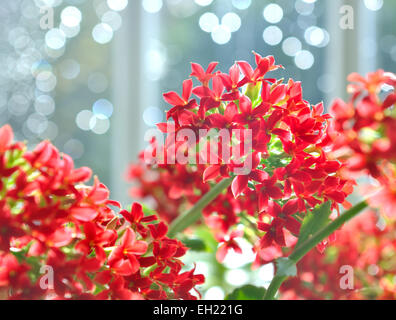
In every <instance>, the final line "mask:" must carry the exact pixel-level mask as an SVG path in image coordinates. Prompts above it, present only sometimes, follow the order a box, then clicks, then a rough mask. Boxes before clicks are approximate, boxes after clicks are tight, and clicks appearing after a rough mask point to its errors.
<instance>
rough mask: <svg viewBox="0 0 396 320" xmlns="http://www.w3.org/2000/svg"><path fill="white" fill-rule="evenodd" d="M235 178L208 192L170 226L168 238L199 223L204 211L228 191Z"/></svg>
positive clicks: (224, 181) (222, 182) (228, 179)
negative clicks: (224, 191)
mask: <svg viewBox="0 0 396 320" xmlns="http://www.w3.org/2000/svg"><path fill="white" fill-rule="evenodd" d="M232 179H233V178H227V179H224V180H222V181H221V182H220V183H218V184H217V185H215V186H214V187H213V188H212V189H210V191H209V192H207V193H206V194H205V195H204V196H203V197H202V198H201V199H200V200H199V201H198V202H197V203H196V204H195V205H194V207H192V208H191V209H190V210H188V211H187V212H186V213H185V214H183V215H180V216H179V217H178V218H177V219H175V220H174V221H173V222H172V224H171V225H170V228H169V232H168V236H169V237H174V236H175V235H176V234H177V233H179V232H181V231H183V230H185V229H186V228H188V227H189V226H191V225H192V224H193V223H195V222H197V221H198V220H199V218H200V217H201V213H202V210H203V209H205V207H206V206H207V205H208V204H209V203H211V202H212V201H213V200H214V199H216V198H217V196H218V195H219V194H220V193H221V192H222V191H223V190H225V189H227V188H228V187H229V186H230V184H231V182H232Z"/></svg>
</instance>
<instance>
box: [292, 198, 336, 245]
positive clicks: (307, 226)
mask: <svg viewBox="0 0 396 320" xmlns="http://www.w3.org/2000/svg"><path fill="white" fill-rule="evenodd" d="M330 213H331V203H330V202H329V201H328V202H325V203H323V204H322V205H320V206H319V207H316V208H315V209H313V210H312V211H311V212H308V214H307V215H306V216H305V218H304V221H303V223H302V225H301V229H300V235H299V236H298V241H297V244H296V247H295V248H298V247H299V246H300V245H301V244H302V243H304V241H306V240H308V239H309V237H310V236H312V235H313V234H314V233H315V232H317V231H319V230H320V229H322V228H323V227H324V226H325V225H327V224H328V223H329V222H330V219H329V216H330Z"/></svg>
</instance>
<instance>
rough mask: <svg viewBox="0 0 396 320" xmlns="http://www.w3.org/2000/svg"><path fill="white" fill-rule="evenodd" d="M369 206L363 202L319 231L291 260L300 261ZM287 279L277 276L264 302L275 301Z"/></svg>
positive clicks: (291, 255) (299, 248) (296, 251)
mask: <svg viewBox="0 0 396 320" xmlns="http://www.w3.org/2000/svg"><path fill="white" fill-rule="evenodd" d="M367 206H368V204H367V202H366V201H362V202H360V203H358V204H357V205H355V206H354V207H352V208H351V209H349V210H348V211H346V212H345V213H343V214H342V215H340V216H339V217H338V218H337V219H335V220H334V221H332V222H331V223H330V224H328V225H327V226H326V227H324V228H323V229H321V230H319V231H318V232H317V233H315V234H314V235H313V236H312V237H310V238H309V239H308V240H306V241H305V242H303V243H302V244H301V245H300V246H298V247H297V248H296V249H295V250H294V251H293V252H292V253H291V254H290V256H289V259H290V260H292V261H293V262H294V263H297V262H298V261H300V260H301V259H302V258H303V257H304V256H305V255H306V254H307V253H308V252H309V251H310V250H311V249H313V248H314V247H315V246H316V245H317V244H318V243H319V242H320V241H322V240H324V239H326V238H327V237H329V236H330V235H331V234H332V233H333V232H334V231H336V230H337V229H339V228H340V227H341V226H342V225H343V224H344V223H345V222H347V221H349V220H351V219H352V218H353V217H355V216H356V215H358V214H359V213H360V212H362V211H363V210H364V209H365V208H366V207H367ZM286 279H287V277H286V276H279V275H275V277H274V278H273V279H272V281H271V284H270V285H269V287H268V289H267V291H266V293H265V295H264V300H273V299H274V297H275V295H276V293H277V292H278V290H279V288H280V286H281V285H282V283H283V282H284V281H285V280H286Z"/></svg>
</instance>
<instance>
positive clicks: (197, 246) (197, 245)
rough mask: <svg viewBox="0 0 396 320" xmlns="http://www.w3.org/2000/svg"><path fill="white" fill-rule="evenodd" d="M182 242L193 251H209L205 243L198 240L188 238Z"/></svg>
mask: <svg viewBox="0 0 396 320" xmlns="http://www.w3.org/2000/svg"><path fill="white" fill-rule="evenodd" d="M182 242H183V243H184V245H185V246H186V247H188V248H190V249H191V250H192V251H206V249H207V247H206V244H205V242H204V241H202V240H201V239H198V238H186V239H183V240H182Z"/></svg>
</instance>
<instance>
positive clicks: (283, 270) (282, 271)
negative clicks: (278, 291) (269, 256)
mask: <svg viewBox="0 0 396 320" xmlns="http://www.w3.org/2000/svg"><path fill="white" fill-rule="evenodd" d="M276 268H277V269H276V275H277V276H280V277H295V276H296V275H297V266H296V263H295V262H294V261H293V260H291V259H289V258H279V259H276Z"/></svg>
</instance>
